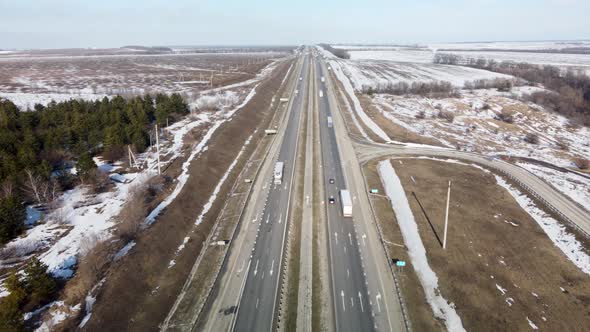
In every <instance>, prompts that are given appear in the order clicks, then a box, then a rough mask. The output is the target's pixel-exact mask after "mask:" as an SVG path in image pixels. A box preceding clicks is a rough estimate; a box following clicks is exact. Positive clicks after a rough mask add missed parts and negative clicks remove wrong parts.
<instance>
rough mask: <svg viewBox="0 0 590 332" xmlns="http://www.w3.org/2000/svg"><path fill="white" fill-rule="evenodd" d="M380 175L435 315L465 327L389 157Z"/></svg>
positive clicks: (451, 324) (453, 328) (457, 328)
mask: <svg viewBox="0 0 590 332" xmlns="http://www.w3.org/2000/svg"><path fill="white" fill-rule="evenodd" d="M379 175H380V177H381V181H382V183H383V187H384V189H385V194H386V195H387V197H389V201H390V202H391V207H392V208H393V211H394V212H395V216H396V219H397V220H398V223H399V226H400V230H401V232H402V236H403V238H404V243H405V245H406V246H407V248H408V254H409V256H410V260H411V262H412V267H413V268H414V270H415V271H416V274H417V276H418V279H419V280H420V283H421V284H422V288H423V289H424V294H425V295H426V301H427V302H428V304H430V307H431V308H432V311H433V312H434V315H435V316H436V317H437V318H439V319H441V320H443V321H444V323H445V325H446V327H447V330H449V331H465V329H464V328H463V324H462V323H461V318H460V317H459V315H458V314H457V312H456V311H455V308H454V305H453V303H449V302H448V301H447V300H446V299H445V298H444V297H443V296H442V294H441V293H440V290H439V289H438V277H437V276H436V273H435V272H434V271H433V270H432V268H431V267H430V265H429V264H428V258H427V256H426V249H425V248H424V244H423V243H422V238H421V237H420V233H419V232H418V225H417V224H416V221H415V220H414V214H413V213H412V210H411V208H410V203H408V199H407V197H406V195H405V192H404V188H403V187H402V184H401V182H400V180H399V177H398V176H397V174H396V173H395V170H394V169H393V167H392V166H391V163H390V162H389V160H385V161H382V162H380V163H379Z"/></svg>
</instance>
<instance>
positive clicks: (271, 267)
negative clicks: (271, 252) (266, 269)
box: [270, 259, 275, 276]
mask: <svg viewBox="0 0 590 332" xmlns="http://www.w3.org/2000/svg"><path fill="white" fill-rule="evenodd" d="M274 266H275V260H274V259H273V260H272V264H271V265H270V275H271V276H272V270H273V268H274Z"/></svg>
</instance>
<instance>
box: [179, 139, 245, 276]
mask: <svg viewBox="0 0 590 332" xmlns="http://www.w3.org/2000/svg"><path fill="white" fill-rule="evenodd" d="M254 133H256V132H254ZM253 135H254V134H252V135H250V137H248V139H247V140H246V142H244V145H243V146H242V149H240V152H239V153H238V155H237V156H236V158H235V159H234V161H233V162H232V163H231V164H230V165H229V167H228V168H227V170H226V171H225V174H223V176H222V177H221V179H220V180H219V182H218V183H217V186H216V187H215V189H214V190H213V193H212V194H211V196H209V200H208V201H207V203H205V205H204V206H203V210H202V211H201V213H200V214H199V216H198V217H197V219H196V221H195V225H199V224H200V223H201V222H202V221H203V218H205V215H207V213H208V212H209V210H210V209H211V207H212V206H213V203H214V202H215V200H216V199H217V195H218V194H219V191H220V190H221V187H222V186H223V184H225V181H226V180H227V178H228V177H229V175H230V173H231V172H232V170H233V169H234V167H235V166H236V164H237V163H238V160H240V157H241V156H242V154H243V153H244V151H245V150H246V147H247V146H248V145H249V144H250V140H251V139H252V136H253ZM189 239H190V237H189V236H187V237H185V238H184V239H183V241H182V243H181V244H180V245H179V246H178V248H177V249H176V252H175V253H174V257H177V256H178V255H179V254H180V253H181V252H182V250H184V248H185V246H186V244H187V243H188V241H189ZM174 265H176V260H175V259H172V260H171V261H170V262H169V263H168V268H172V267H173V266H174Z"/></svg>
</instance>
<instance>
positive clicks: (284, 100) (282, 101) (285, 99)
mask: <svg viewBox="0 0 590 332" xmlns="http://www.w3.org/2000/svg"><path fill="white" fill-rule="evenodd" d="M279 101H280V102H281V103H286V102H288V101H289V98H280V99H279Z"/></svg>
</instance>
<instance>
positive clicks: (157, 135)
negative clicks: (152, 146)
mask: <svg viewBox="0 0 590 332" xmlns="http://www.w3.org/2000/svg"><path fill="white" fill-rule="evenodd" d="M156 151H157V154H158V174H162V169H161V168H160V133H159V132H158V124H157V123H156Z"/></svg>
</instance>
